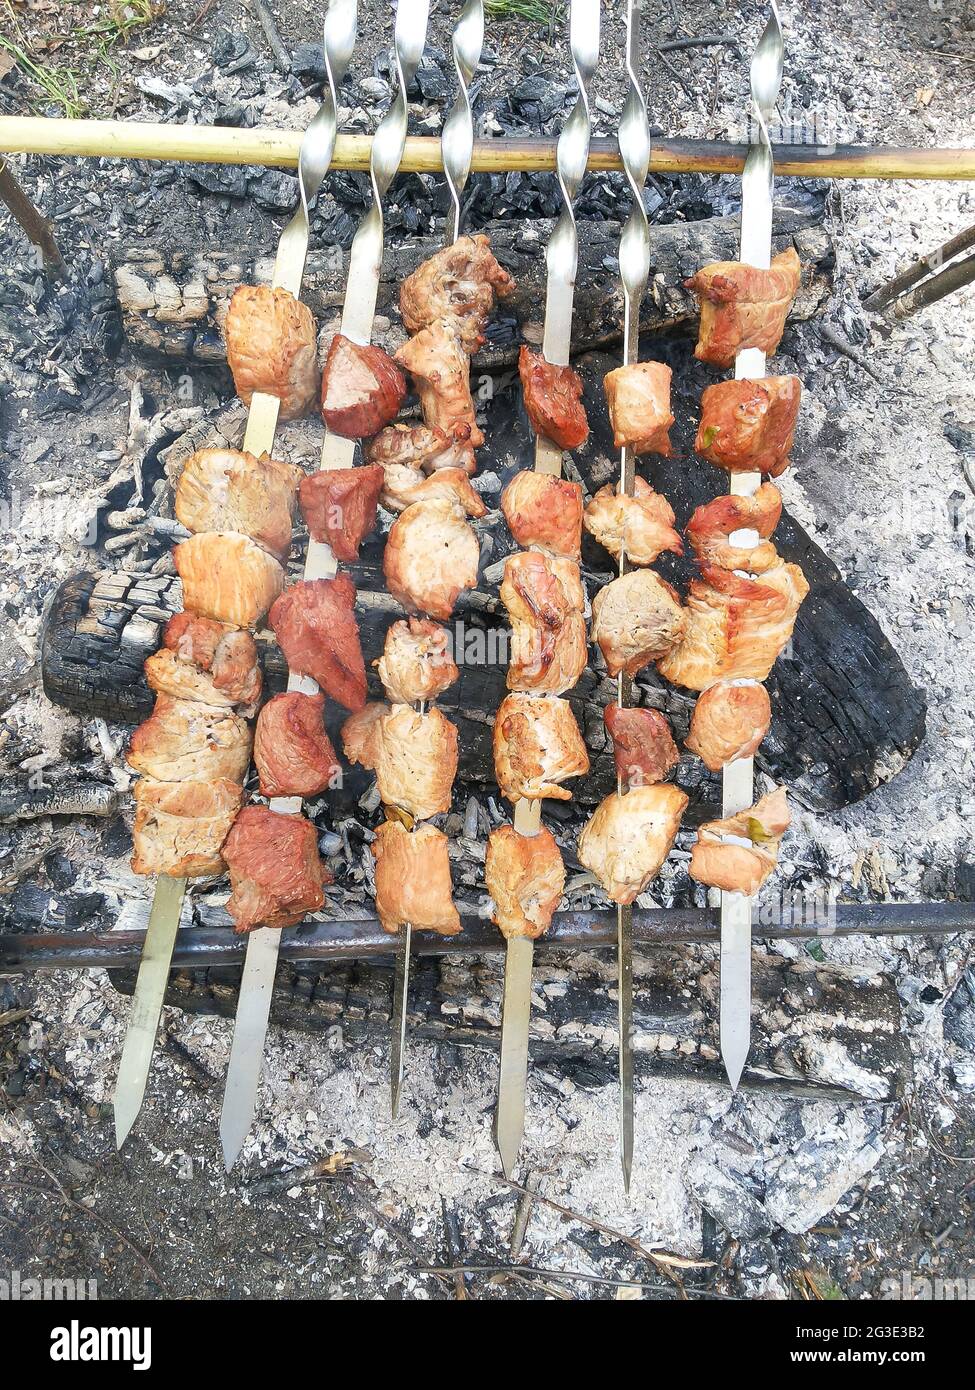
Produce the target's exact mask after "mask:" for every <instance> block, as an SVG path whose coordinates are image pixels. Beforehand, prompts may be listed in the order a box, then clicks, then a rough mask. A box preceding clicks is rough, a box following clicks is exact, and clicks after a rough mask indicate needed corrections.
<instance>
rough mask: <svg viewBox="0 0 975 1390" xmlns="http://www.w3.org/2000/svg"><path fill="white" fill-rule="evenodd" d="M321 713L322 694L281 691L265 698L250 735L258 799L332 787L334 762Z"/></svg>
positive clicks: (336, 762)
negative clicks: (252, 745)
mask: <svg viewBox="0 0 975 1390" xmlns="http://www.w3.org/2000/svg"><path fill="white" fill-rule="evenodd" d="M324 715H325V696H324V695H320V694H319V695H303V694H302V693H301V692H300V691H298V690H286V691H284V692H283V694H281V695H275V696H274V697H273V699H270V700H268V702H267V704H266V705H265V706H264V708H263V709H262V710H261V713H260V715H259V716H258V720H257V730H256V732H255V734H254V763H255V766H256V767H257V774H258V777H259V779H260V793H261V796H267V797H275V796H301V797H306V796H317V795H318V793H319V792H323V791H325V789H326V788H327V787H329V786H332V785H334V781H335V777H336V774H337V773H338V771H339V760H338V757H337V756H336V753H335V749H334V748H333V747H332V744H331V741H330V739H329V737H328V734H327V733H326V732H325V725H324V722H323V720H324Z"/></svg>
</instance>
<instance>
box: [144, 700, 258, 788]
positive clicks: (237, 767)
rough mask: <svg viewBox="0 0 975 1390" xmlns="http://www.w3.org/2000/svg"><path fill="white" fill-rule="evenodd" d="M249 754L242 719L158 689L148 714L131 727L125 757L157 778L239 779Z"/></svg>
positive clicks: (247, 727)
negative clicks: (138, 723) (137, 724)
mask: <svg viewBox="0 0 975 1390" xmlns="http://www.w3.org/2000/svg"><path fill="white" fill-rule="evenodd" d="M250 760H251V731H250V727H249V726H248V724H247V721H246V719H241V718H240V716H239V715H236V714H233V713H231V711H230V710H224V709H217V708H215V707H214V706H213V705H201V704H198V703H197V702H196V701H195V700H177V699H175V698H174V697H173V696H172V695H158V696H157V697H156V703H155V706H154V707H153V711H152V714H150V716H149V718H148V719H147V720H146V721H145V722H144V723H142V724H140V725H139V727H138V728H137V729H136V730H135V732H134V733H133V735H132V739H131V741H130V743H129V751H128V753H127V754H126V762H127V763H128V764H129V767H132V768H135V770H136V772H143V773H145V774H146V776H147V777H153V778H155V780H156V781H157V782H209V781H214V780H218V779H220V778H225V779H226V780H227V781H228V782H243V780H244V775H245V773H246V772H247V768H248V765H249V763H250Z"/></svg>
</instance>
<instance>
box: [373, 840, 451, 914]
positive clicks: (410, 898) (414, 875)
mask: <svg viewBox="0 0 975 1390" xmlns="http://www.w3.org/2000/svg"><path fill="white" fill-rule="evenodd" d="M447 848H448V841H447V837H446V835H445V834H444V833H443V831H442V830H437V828H436V827H435V826H433V825H418V826H417V827H416V829H415V830H413V831H409V830H407V829H406V827H405V825H401V824H400V822H399V821H396V820H388V821H384V822H383V824H382V825H381V826H380V827H379V829H378V830H377V831H376V838H375V840H373V842H372V852H373V855H374V857H375V860H376V914H377V916H378V917H379V920H380V922H381V923H382V925H383V931H388V932H389V933H390V934H391V935H395V934H396V933H397V932H399V931H401V930H402V929H403V927H404V926H405V925H406V924H407V922H409V924H410V926H411V927H412V929H413V930H414V931H433V932H437V933H439V935H440V936H456V935H457V933H458V932H459V931H460V913H459V912H458V911H457V908H456V907H455V906H454V902H453V899H452V897H451V896H450V894H451V883H450V859H449V858H448V855H447Z"/></svg>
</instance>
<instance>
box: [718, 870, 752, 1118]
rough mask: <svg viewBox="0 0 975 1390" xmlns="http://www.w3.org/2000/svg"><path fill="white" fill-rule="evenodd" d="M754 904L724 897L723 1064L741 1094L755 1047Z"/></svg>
mask: <svg viewBox="0 0 975 1390" xmlns="http://www.w3.org/2000/svg"><path fill="white" fill-rule="evenodd" d="M751 995H752V904H751V899H750V898H746V897H745V895H744V894H743V893H723V894H722V895H721V1060H722V1062H723V1063H724V1069H725V1071H726V1072H727V1074H728V1081H729V1082H730V1083H731V1089H732V1090H733V1091H737V1089H738V1083H739V1082H740V1081H741V1074H742V1072H743V1071H744V1069H745V1062H746V1060H747V1058H748V1051H749V1048H750V1047H751V1031H752V1020H751Z"/></svg>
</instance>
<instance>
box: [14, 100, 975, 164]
mask: <svg viewBox="0 0 975 1390" xmlns="http://www.w3.org/2000/svg"><path fill="white" fill-rule="evenodd" d="M300 142H301V132H300V131H295V130H272V129H270V128H261V127H257V128H255V129H253V130H238V129H236V128H233V129H232V128H230V127H227V126H202V125H201V126H191V125H160V124H153V123H150V122H142V121H69V120H53V119H50V120H49V119H47V118H45V117H41V116H2V117H0V150H2V151H5V152H7V153H8V154H49V155H87V156H92V157H103V158H108V159H159V160H187V161H189V162H192V163H202V164H256V165H262V166H266V167H277V168H286V169H293V168H296V167H297V164H298V146H299V144H300ZM371 146H372V137H371V136H369V135H340V136H339V137H338V139H337V141H336V144H335V156H334V158H333V160H332V167H333V168H336V169H362V170H368V168H369V151H370V149H371ZM746 152H747V146H746V145H734V144H729V143H726V142H724V141H720V140H684V139H674V140H655V141H653V142H652V150H651V155H650V169H651V172H652V173H657V174H694V173H697V174H738V173H741V171H742V169H743V168H744V164H745V154H746ZM774 153H775V167H776V169H777V170H778V171H779V173H780V174H795V175H801V176H803V177H806V178H809V177H815V178H824V179H825V178H837V179H975V148H973V149H933V150H925V149H912V148H901V147H898V146H893V145H877V146H868V145H776V146H774ZM400 167H401V168H402V169H403V170H404V171H406V172H413V173H433V174H435V173H438V172H440V171H441V170H442V169H443V164H442V162H441V156H440V140H439V138H438V137H436V136H432V135H430V136H426V135H424V136H412V137H410V138H409V139H408V140H407V142H406V150H405V152H404V156H403V163H402V165H401V166H400ZM588 167H589V169H590V170H595V171H605V170H614V169H621V168H622V165H621V164H620V158H619V151H618V150H617V148H616V142H615V140H611V139H609V138H605V139H595V140H593V141H592V144H591V147H590V151H589V165H588ZM472 168H473V169H474V170H475V171H476V172H480V173H485V172H494V173H498V172H501V171H504V170H508V169H521V170H525V171H528V172H532V171H538V170H547V169H554V168H555V142H554V140H550V139H529V140H522V139H508V138H505V139H500V140H478V141H476V142H475V145H474V160H473V165H472Z"/></svg>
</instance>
